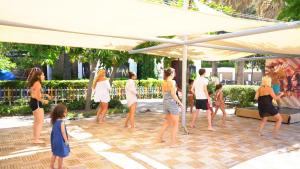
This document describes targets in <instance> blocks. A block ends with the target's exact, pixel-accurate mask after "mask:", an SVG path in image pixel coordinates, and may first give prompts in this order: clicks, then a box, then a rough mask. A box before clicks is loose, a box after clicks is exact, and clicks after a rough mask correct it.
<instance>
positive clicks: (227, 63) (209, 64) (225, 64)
mask: <svg viewBox="0 0 300 169" xmlns="http://www.w3.org/2000/svg"><path fill="white" fill-rule="evenodd" d="M201 66H202V67H203V68H211V67H212V62H211V61H202V63H201ZM218 67H234V62H232V61H219V62H218Z"/></svg>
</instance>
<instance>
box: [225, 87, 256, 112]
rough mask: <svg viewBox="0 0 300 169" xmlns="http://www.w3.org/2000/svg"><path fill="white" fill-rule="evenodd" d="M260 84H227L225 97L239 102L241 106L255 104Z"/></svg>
mask: <svg viewBox="0 0 300 169" xmlns="http://www.w3.org/2000/svg"><path fill="white" fill-rule="evenodd" d="M257 89H258V86H243V85H225V86H224V87H223V93H224V97H226V99H228V100H229V101H230V102H237V103H238V105H239V106H240V107H248V106H253V103H254V97H255V93H256V90H257Z"/></svg>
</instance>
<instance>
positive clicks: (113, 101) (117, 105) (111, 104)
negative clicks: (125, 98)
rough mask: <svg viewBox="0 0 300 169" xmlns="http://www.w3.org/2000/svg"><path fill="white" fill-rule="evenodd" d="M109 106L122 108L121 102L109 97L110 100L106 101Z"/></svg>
mask: <svg viewBox="0 0 300 169" xmlns="http://www.w3.org/2000/svg"><path fill="white" fill-rule="evenodd" d="M108 107H109V108H123V107H124V106H123V104H122V103H121V101H120V100H119V99H111V100H110V102H109V103H108Z"/></svg>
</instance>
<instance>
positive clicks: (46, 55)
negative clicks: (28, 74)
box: [2, 43, 63, 66]
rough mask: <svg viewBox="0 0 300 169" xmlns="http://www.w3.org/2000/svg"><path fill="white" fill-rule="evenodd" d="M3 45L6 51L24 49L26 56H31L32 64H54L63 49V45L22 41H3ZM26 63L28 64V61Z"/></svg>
mask: <svg viewBox="0 0 300 169" xmlns="http://www.w3.org/2000/svg"><path fill="white" fill-rule="evenodd" d="M2 47H3V50H4V51H6V52H10V51H22V53H25V57H27V59H28V58H30V62H31V64H32V65H31V66H34V65H46V64H49V65H53V64H54V62H55V61H56V60H57V58H58V56H59V54H60V53H61V52H62V51H63V47H60V46H50V45H36V44H22V43H2ZM24 61H26V60H24ZM25 64H28V62H26V63H25ZM18 66H19V65H18Z"/></svg>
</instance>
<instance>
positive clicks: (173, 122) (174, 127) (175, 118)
mask: <svg viewBox="0 0 300 169" xmlns="http://www.w3.org/2000/svg"><path fill="white" fill-rule="evenodd" d="M170 116H171V126H172V130H171V146H175V145H176V142H177V139H176V138H177V131H178V121H179V115H174V114H171V115H170Z"/></svg>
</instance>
